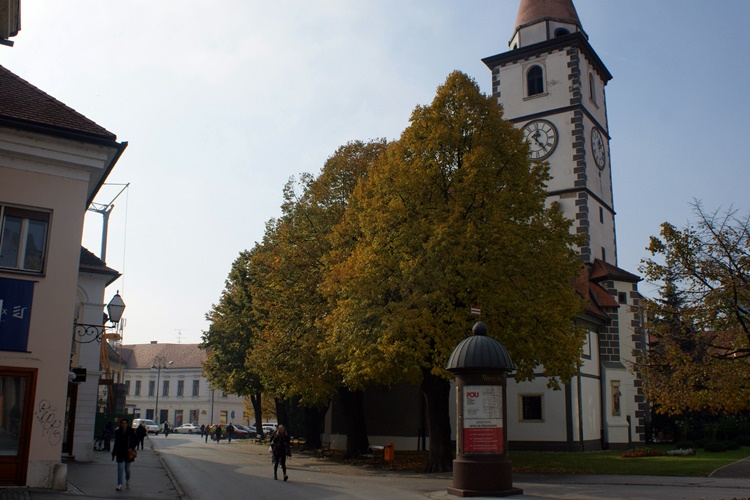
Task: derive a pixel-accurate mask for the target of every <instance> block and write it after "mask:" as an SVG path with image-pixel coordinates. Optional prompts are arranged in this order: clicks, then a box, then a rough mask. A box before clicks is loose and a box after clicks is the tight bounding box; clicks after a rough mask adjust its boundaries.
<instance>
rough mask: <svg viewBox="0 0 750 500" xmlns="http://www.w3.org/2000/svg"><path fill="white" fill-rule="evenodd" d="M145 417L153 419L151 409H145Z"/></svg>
mask: <svg viewBox="0 0 750 500" xmlns="http://www.w3.org/2000/svg"><path fill="white" fill-rule="evenodd" d="M146 418H147V419H149V420H153V419H154V410H153V409H150V410H146Z"/></svg>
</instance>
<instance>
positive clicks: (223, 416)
mask: <svg viewBox="0 0 750 500" xmlns="http://www.w3.org/2000/svg"><path fill="white" fill-rule="evenodd" d="M228 413H229V412H228V411H227V410H221V411H220V412H219V422H222V423H224V422H229V420H227V417H228V416H229V415H228Z"/></svg>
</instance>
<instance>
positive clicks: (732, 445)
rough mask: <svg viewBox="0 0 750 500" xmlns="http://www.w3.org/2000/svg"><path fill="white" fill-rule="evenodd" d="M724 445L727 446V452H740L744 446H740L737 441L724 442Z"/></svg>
mask: <svg viewBox="0 0 750 500" xmlns="http://www.w3.org/2000/svg"><path fill="white" fill-rule="evenodd" d="M724 444H725V445H726V447H727V450H739V449H740V448H742V446H740V443H738V442H736V441H724Z"/></svg>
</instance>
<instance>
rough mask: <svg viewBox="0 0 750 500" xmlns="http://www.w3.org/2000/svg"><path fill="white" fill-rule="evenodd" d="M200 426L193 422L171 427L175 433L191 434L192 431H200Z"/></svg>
mask: <svg viewBox="0 0 750 500" xmlns="http://www.w3.org/2000/svg"><path fill="white" fill-rule="evenodd" d="M200 431H201V428H200V427H198V426H197V425H195V424H182V425H181V426H179V427H175V428H174V429H172V432H174V433H175V434H192V433H194V432H200Z"/></svg>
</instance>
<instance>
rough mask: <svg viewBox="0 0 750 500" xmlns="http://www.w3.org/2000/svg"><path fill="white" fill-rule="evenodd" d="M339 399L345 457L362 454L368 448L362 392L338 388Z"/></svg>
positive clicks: (368, 441)
mask: <svg viewBox="0 0 750 500" xmlns="http://www.w3.org/2000/svg"><path fill="white" fill-rule="evenodd" d="M339 400H340V401H341V405H342V409H343V410H344V420H345V421H346V455H345V457H346V458H354V457H358V456H360V455H364V454H365V453H367V452H368V451H369V449H370V440H369V439H368V437H367V425H366V423H365V409H364V393H363V392H362V391H349V390H348V389H345V388H343V387H342V388H341V389H339Z"/></svg>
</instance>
